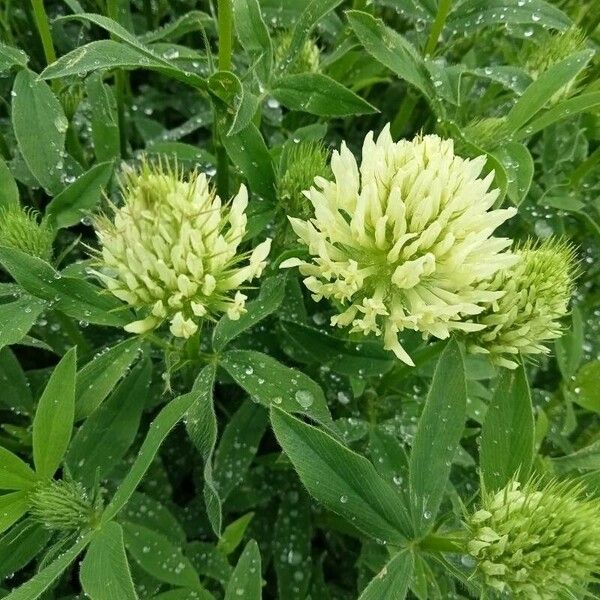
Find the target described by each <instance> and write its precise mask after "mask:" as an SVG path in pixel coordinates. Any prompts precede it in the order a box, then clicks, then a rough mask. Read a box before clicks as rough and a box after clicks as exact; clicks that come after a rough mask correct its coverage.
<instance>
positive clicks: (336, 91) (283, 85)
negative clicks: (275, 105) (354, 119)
mask: <svg viewBox="0 0 600 600" xmlns="http://www.w3.org/2000/svg"><path fill="white" fill-rule="evenodd" d="M271 93H272V94H273V96H274V97H275V98H277V100H279V102H281V104H283V105H285V106H287V107H288V108H290V109H292V110H299V111H302V112H307V113H311V114H313V115H318V116H320V117H347V116H350V115H362V114H369V113H374V112H377V109H376V108H375V107H374V106H373V105H371V104H369V103H368V102H367V101H366V100H363V99H362V98H361V97H360V96H357V95H356V94H355V93H354V92H353V91H351V90H349V89H348V88H347V87H344V86H343V85H341V84H340V83H338V82H337V81H335V80H334V79H331V77H328V76H327V75H323V74H322V73H300V74H297V75H284V76H283V77H282V78H280V79H278V80H277V84H276V85H275V87H274V88H273V90H272V91H271Z"/></svg>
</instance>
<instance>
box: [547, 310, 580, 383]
mask: <svg viewBox="0 0 600 600" xmlns="http://www.w3.org/2000/svg"><path fill="white" fill-rule="evenodd" d="M554 348H555V354H556V361H557V363H558V367H559V369H560V372H561V374H562V377H563V379H564V380H565V381H568V380H569V379H570V377H572V376H573V375H575V373H576V372H577V369H578V368H579V365H580V364H581V361H582V360H583V319H582V316H581V311H580V310H579V308H578V307H577V306H574V307H573V308H572V309H571V326H570V327H569V329H568V330H567V331H565V332H564V333H563V335H562V337H560V338H558V339H557V340H556V342H555V343H554Z"/></svg>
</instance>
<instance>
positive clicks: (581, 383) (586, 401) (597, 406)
mask: <svg viewBox="0 0 600 600" xmlns="http://www.w3.org/2000/svg"><path fill="white" fill-rule="evenodd" d="M599 381H600V360H593V361H591V362H588V363H585V364H584V365H582V367H581V368H580V369H579V370H578V371H577V373H576V375H575V379H574V381H573V382H572V385H571V389H572V392H573V394H572V398H573V400H574V401H575V402H577V404H579V406H583V408H586V409H587V410H591V411H594V412H600V394H599V393H598V382H599Z"/></svg>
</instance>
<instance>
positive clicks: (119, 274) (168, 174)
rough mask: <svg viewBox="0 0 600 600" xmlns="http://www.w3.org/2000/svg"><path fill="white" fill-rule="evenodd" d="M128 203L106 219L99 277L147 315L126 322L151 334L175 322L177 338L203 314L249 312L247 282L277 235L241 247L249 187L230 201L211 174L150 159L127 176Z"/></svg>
mask: <svg viewBox="0 0 600 600" xmlns="http://www.w3.org/2000/svg"><path fill="white" fill-rule="evenodd" d="M121 187H122V194H123V205H122V206H121V207H120V208H117V207H113V213H114V214H113V215H112V218H109V217H106V216H102V217H100V218H99V219H97V221H96V231H97V234H98V238H99V240H100V242H101V244H102V250H101V252H100V253H99V259H100V261H99V262H100V267H101V268H100V270H99V271H98V272H97V275H98V276H99V277H100V278H101V280H102V281H103V282H104V283H105V285H106V286H107V288H108V289H109V290H110V291H111V292H112V293H113V294H114V295H115V296H117V297H118V298H120V299H121V300H123V301H125V302H127V303H128V304H130V305H131V306H132V307H133V308H135V309H136V310H137V311H138V312H139V313H140V316H141V317H142V318H141V319H140V320H137V321H134V322H132V323H129V325H127V326H126V327H125V329H126V330H127V331H130V332H132V333H144V332H146V331H149V330H151V329H154V328H156V327H158V326H159V325H160V324H161V323H163V322H164V321H168V322H169V325H170V327H169V328H170V331H171V333H172V334H173V335H174V336H176V337H182V338H188V337H190V336H191V335H193V334H194V333H195V332H196V331H197V329H198V324H199V322H200V320H201V319H204V318H214V317H216V316H217V315H219V314H220V313H227V315H228V316H229V317H230V318H231V319H237V318H239V316H240V314H242V313H243V312H244V311H245V308H244V305H245V301H246V296H245V295H244V294H243V293H242V292H241V291H240V289H243V286H244V284H246V283H247V282H249V281H251V280H252V279H254V278H256V277H259V276H260V275H261V273H262V271H263V269H264V267H265V265H266V262H265V259H266V258H267V255H268V253H269V250H270V245H271V240H270V239H267V240H265V241H264V242H262V243H261V244H259V245H258V246H256V248H254V250H253V251H252V252H251V253H244V252H239V251H238V247H239V245H240V243H241V241H242V238H243V237H244V234H245V233H246V214H245V210H246V206H247V204H248V194H247V191H246V188H245V187H244V186H243V185H242V186H241V187H240V190H239V192H238V193H237V194H236V196H235V197H234V198H233V200H232V201H231V204H226V205H223V204H222V202H221V199H220V198H219V196H217V195H216V194H215V193H214V191H213V190H212V189H211V188H210V186H209V182H208V180H207V178H206V176H205V175H204V174H203V173H196V172H194V173H192V174H191V175H189V176H188V177H187V178H184V176H183V175H182V174H181V173H179V172H178V171H177V170H176V169H175V170H174V169H173V168H171V167H169V166H168V165H166V166H163V165H150V164H148V163H146V162H144V163H143V164H142V166H141V168H140V169H139V170H135V171H133V170H132V171H129V172H127V173H126V174H125V176H124V177H123V179H122V186H121Z"/></svg>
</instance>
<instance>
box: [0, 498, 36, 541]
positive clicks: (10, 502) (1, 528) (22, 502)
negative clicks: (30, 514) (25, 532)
mask: <svg viewBox="0 0 600 600" xmlns="http://www.w3.org/2000/svg"><path fill="white" fill-rule="evenodd" d="M28 508H29V498H28V492H27V490H19V491H18V492H10V493H8V494H3V495H2V496H0V533H4V532H5V531H6V530H7V529H8V528H9V527H11V526H12V525H13V524H14V523H16V522H17V521H18V520H19V519H20V518H21V517H22V516H23V515H24V514H25V513H26V512H27V509H28Z"/></svg>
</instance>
